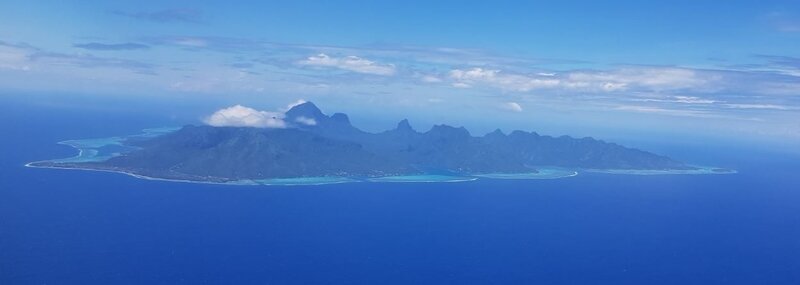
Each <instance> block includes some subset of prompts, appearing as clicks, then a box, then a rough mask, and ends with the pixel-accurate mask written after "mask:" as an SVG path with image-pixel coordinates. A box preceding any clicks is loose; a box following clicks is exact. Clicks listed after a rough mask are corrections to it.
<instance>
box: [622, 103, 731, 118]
mask: <svg viewBox="0 0 800 285" xmlns="http://www.w3.org/2000/svg"><path fill="white" fill-rule="evenodd" d="M615 110H620V111H631V112H637V113H651V114H660V115H668V116H678V117H700V118H709V117H718V116H717V115H714V114H712V113H709V112H707V111H701V110H691V109H669V108H661V107H650V106H635V105H623V106H617V107H616V108H615Z"/></svg>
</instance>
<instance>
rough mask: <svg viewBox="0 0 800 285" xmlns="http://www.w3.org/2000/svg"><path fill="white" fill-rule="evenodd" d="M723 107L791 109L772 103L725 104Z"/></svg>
mask: <svg viewBox="0 0 800 285" xmlns="http://www.w3.org/2000/svg"><path fill="white" fill-rule="evenodd" d="M725 107H728V108H733V109H762V110H763V109H766V110H791V109H792V108H790V107H788V106H783V105H774V104H725Z"/></svg>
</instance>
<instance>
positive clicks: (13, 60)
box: [0, 41, 36, 71]
mask: <svg viewBox="0 0 800 285" xmlns="http://www.w3.org/2000/svg"><path fill="white" fill-rule="evenodd" d="M34 52H36V49H35V48H33V47H30V46H27V45H19V44H10V43H5V42H2V41H0V68H4V69H12V70H22V71H28V70H30V69H31V65H30V61H29V59H28V56H29V55H30V54H32V53H34Z"/></svg>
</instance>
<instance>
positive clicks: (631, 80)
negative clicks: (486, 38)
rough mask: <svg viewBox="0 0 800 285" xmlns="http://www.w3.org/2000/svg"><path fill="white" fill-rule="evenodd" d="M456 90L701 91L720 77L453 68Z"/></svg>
mask: <svg viewBox="0 0 800 285" xmlns="http://www.w3.org/2000/svg"><path fill="white" fill-rule="evenodd" d="M450 79H452V80H453V81H454V82H453V84H452V85H453V86H455V87H472V86H477V85H486V86H490V87H495V88H500V89H503V90H511V91H519V92H527V91H531V90H537V89H546V88H551V89H552V88H560V89H567V90H580V91H591V92H615V91H625V90H630V89H633V90H647V91H667V90H681V89H694V90H696V89H701V88H704V87H708V86H711V85H712V84H710V83H712V82H714V81H715V80H718V79H719V76H711V75H708V74H704V73H699V72H697V71H695V70H692V69H685V68H673V67H642V68H638V67H637V68H623V69H617V70H612V71H572V72H565V73H563V74H561V75H557V74H554V73H542V72H540V73H536V74H519V73H509V72H502V71H501V70H498V69H484V68H479V67H475V68H471V69H453V70H451V71H450Z"/></svg>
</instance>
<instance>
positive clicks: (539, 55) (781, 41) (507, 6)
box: [0, 0, 800, 145]
mask: <svg viewBox="0 0 800 285" xmlns="http://www.w3.org/2000/svg"><path fill="white" fill-rule="evenodd" d="M288 2H291V3H288ZM377 2H378V1H352V2H343V1H340V2H337V3H316V2H302V1H278V2H268V1H253V2H251V3H247V2H238V3H232V2H230V1H169V3H166V1H46V2H45V1H14V0H12V1H3V2H2V3H0V90H6V91H8V92H10V93H24V92H49V91H59V92H72V93H86V94H97V95H98V96H106V95H114V96H141V97H147V98H159V96H163V97H164V98H166V97H169V96H187V97H185V98H191V100H217V101H220V102H226V103H230V104H242V105H247V106H253V107H256V108H261V109H272V110H276V109H278V108H280V106H285V105H286V104H288V103H290V102H293V101H295V100H297V99H306V100H313V101H315V102H317V103H318V104H319V105H321V106H322V107H323V108H324V109H327V110H331V111H345V112H349V113H354V114H360V115H363V116H362V117H364V118H367V119H363V120H365V121H366V120H370V121H376V122H382V121H386V122H387V123H386V125H388V124H389V123H388V122H389V121H392V120H396V119H398V118H400V117H410V118H412V123H413V122H415V121H416V122H420V123H419V125H420V128H421V129H424V128H425V127H424V125H425V124H427V123H449V124H456V125H467V126H468V127H471V129H474V130H476V131H475V132H481V131H487V130H490V129H491V128H493V127H495V126H508V127H507V128H522V129H529V130H540V131H544V132H545V133H553V134H563V133H569V134H578V135H594V136H601V137H602V136H604V135H606V136H615V135H620V136H622V135H629V136H635V135H642V134H647V135H650V134H659V135H664V136H669V135H671V134H681V135H686V136H698V135H699V136H709V137H716V138H720V139H725V138H740V137H763V138H767V139H769V140H775V141H790V142H797V145H800V123H798V122H800V4H798V3H797V2H796V1H725V2H720V1H670V2H669V3H644V2H653V1H557V3H555V2H556V1H546V2H545V1H541V2H537V1H524V2H523V1H519V2H511V1H486V2H483V3H477V1H475V2H476V3H464V2H469V1H396V2H383V3H377ZM430 2H435V3H430ZM220 107H224V106H220ZM373 118H377V119H375V120H372V119H373ZM354 120H355V121H356V122H358V120H357V119H354ZM381 126H382V125H380V124H377V125H375V126H374V127H375V128H378V127H381ZM368 127H370V126H368Z"/></svg>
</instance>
